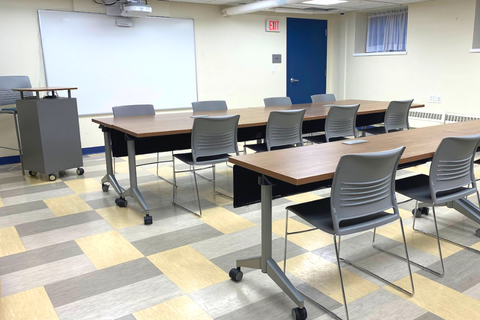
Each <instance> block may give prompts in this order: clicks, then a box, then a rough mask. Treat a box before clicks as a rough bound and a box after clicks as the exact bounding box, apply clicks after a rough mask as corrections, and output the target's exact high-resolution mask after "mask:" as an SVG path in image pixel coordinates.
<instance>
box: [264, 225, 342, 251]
mask: <svg viewBox="0 0 480 320" xmlns="http://www.w3.org/2000/svg"><path fill="white" fill-rule="evenodd" d="M311 228H312V227H311V226H308V225H306V224H303V223H301V222H298V221H297V220H294V219H292V218H290V219H288V232H296V231H302V230H308V229H311ZM272 229H273V232H274V233H276V234H278V235H279V236H281V237H283V238H284V237H285V219H282V220H277V221H274V222H273V224H272ZM288 241H291V242H293V243H295V244H296V245H299V246H300V247H302V248H305V249H307V250H309V251H312V250H315V249H318V248H321V247H325V246H328V245H330V244H332V243H333V236H332V235H329V234H327V233H325V232H322V231H320V230H314V231H309V232H305V233H300V234H292V235H289V236H288Z"/></svg>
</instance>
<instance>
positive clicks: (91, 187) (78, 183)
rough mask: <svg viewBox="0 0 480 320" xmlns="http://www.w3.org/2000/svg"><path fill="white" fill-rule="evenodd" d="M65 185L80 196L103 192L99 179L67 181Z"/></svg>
mask: <svg viewBox="0 0 480 320" xmlns="http://www.w3.org/2000/svg"><path fill="white" fill-rule="evenodd" d="M65 184H66V185H67V186H68V187H69V188H70V189H72V190H73V191H74V192H75V193H78V194H82V193H87V192H94V191H102V184H101V183H100V182H98V181H97V179H92V178H91V179H78V180H70V181H65Z"/></svg>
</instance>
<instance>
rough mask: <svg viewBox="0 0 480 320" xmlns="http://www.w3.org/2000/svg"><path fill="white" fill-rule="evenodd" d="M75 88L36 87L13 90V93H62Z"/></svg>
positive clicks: (75, 88)
mask: <svg viewBox="0 0 480 320" xmlns="http://www.w3.org/2000/svg"><path fill="white" fill-rule="evenodd" d="M77 89H78V88H77V87H38V88H15V89H12V90H13V91H23V92H37V91H38V92H40V91H63V90H77Z"/></svg>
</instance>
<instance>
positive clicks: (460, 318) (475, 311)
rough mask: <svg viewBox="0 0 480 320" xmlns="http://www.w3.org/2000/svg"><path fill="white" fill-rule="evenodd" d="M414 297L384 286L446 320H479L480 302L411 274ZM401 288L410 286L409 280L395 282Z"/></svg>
mask: <svg viewBox="0 0 480 320" xmlns="http://www.w3.org/2000/svg"><path fill="white" fill-rule="evenodd" d="M413 278H414V279H413V281H414V284H415V295H414V296H413V297H409V296H407V295H405V294H402V293H401V292H399V291H397V290H395V289H393V288H391V287H388V286H386V287H385V290H387V291H390V292H391V293H393V294H395V295H397V296H399V297H401V298H403V299H405V300H407V301H409V302H411V303H414V304H416V305H418V306H419V307H422V308H423V309H426V310H428V311H430V312H431V313H434V314H436V315H437V316H439V317H441V318H443V319H447V320H470V319H471V320H473V319H480V301H478V300H476V299H474V298H471V297H469V296H467V295H465V294H463V293H460V292H458V291H456V290H453V289H451V288H448V287H446V286H444V285H442V284H440V283H438V282H436V281H433V280H430V279H428V278H425V277H423V276H421V275H419V274H416V273H414V274H413ZM395 284H397V285H399V286H402V287H405V286H406V287H409V286H410V278H409V277H405V278H403V279H400V280H399V281H397V282H395Z"/></svg>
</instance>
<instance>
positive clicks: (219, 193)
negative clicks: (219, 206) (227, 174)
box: [212, 165, 233, 200]
mask: <svg viewBox="0 0 480 320" xmlns="http://www.w3.org/2000/svg"><path fill="white" fill-rule="evenodd" d="M212 169H213V179H212V180H213V193H214V194H218V195H220V196H222V197H225V198H229V199H232V200H233V197H232V196H229V195H228V194H225V193H223V192H220V191H217V189H216V181H217V179H216V175H215V170H216V167H215V165H212Z"/></svg>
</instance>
